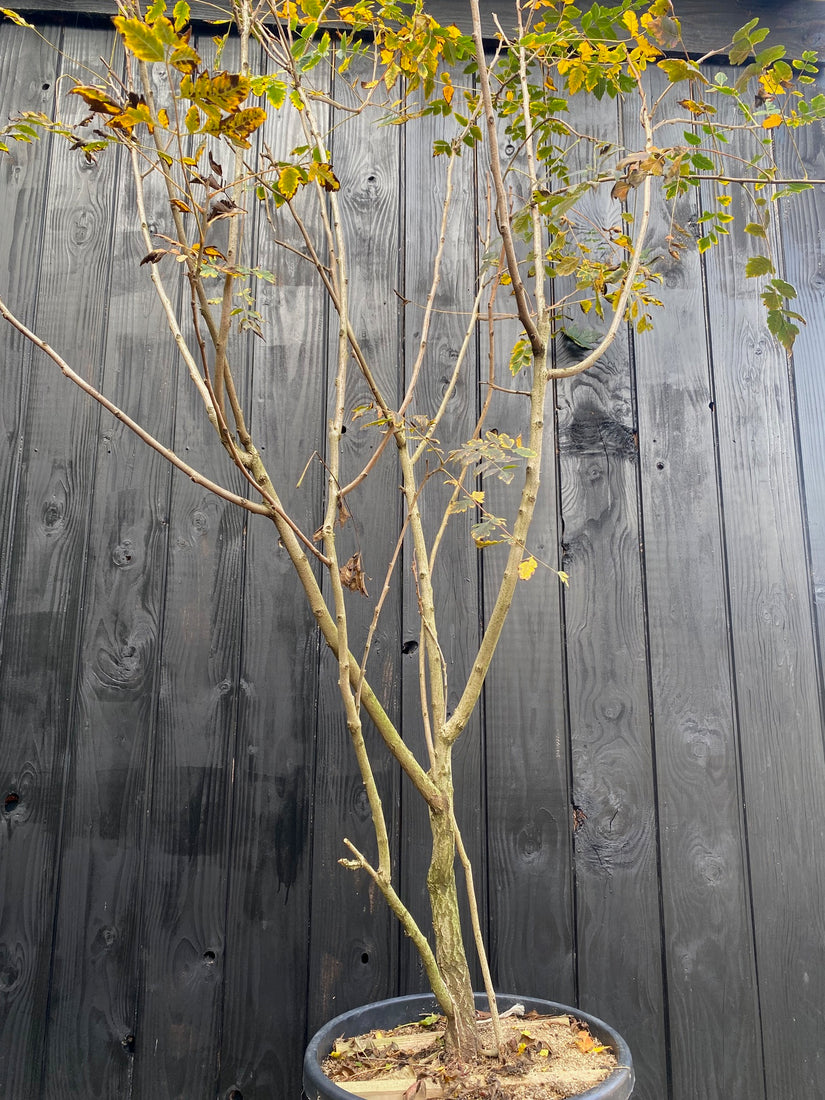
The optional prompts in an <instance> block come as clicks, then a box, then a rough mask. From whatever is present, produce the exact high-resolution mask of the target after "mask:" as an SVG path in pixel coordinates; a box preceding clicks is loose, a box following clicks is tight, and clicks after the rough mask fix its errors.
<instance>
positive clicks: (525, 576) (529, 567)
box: [518, 554, 539, 581]
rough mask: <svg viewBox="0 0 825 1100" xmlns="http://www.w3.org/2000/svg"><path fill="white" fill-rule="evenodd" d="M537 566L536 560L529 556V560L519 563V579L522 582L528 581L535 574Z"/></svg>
mask: <svg viewBox="0 0 825 1100" xmlns="http://www.w3.org/2000/svg"><path fill="white" fill-rule="evenodd" d="M538 564H539V563H538V562H537V561H536V559H535V558H534V557H533V555H532V554H531V555H530V557H529V558H525V559H524V561H523V562H521V564H520V565H519V567H518V575H519V576H520V577H521V579H522V580H523V581H529V580H530V578H531V577H532V576H533V574H534V573H535V571H536V569H537V567H538Z"/></svg>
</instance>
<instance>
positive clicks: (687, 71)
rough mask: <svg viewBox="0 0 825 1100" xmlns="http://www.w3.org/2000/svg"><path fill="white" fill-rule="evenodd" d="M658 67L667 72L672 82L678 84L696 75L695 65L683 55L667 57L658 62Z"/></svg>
mask: <svg viewBox="0 0 825 1100" xmlns="http://www.w3.org/2000/svg"><path fill="white" fill-rule="evenodd" d="M657 67H658V68H659V69H661V70H662V72H664V73H667V78H668V80H669V81H670V83H671V84H678V83H679V82H680V81H682V80H690V78H691V77H692V76H693V75H694V66H692V65H689V64H688V62H687V61H685V60H684V59H683V58H681V57H666V58H665V60H664V61H659V62H657Z"/></svg>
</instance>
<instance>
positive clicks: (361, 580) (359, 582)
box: [338, 550, 369, 596]
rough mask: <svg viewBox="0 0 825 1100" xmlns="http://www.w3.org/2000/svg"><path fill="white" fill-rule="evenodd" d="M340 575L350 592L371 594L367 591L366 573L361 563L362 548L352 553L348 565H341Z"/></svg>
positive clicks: (363, 594)
mask: <svg viewBox="0 0 825 1100" xmlns="http://www.w3.org/2000/svg"><path fill="white" fill-rule="evenodd" d="M338 575H339V576H340V578H341V584H343V586H344V588H348V589H349V590H350V592H360V593H361V595H362V596H367V595H368V594H369V593H368V592H367V585H366V574H365V573H364V569H363V566H362V565H361V551H360V550H359V551H358V553H356V554H353V555H352V557H351V558H350V559H349V561H348V562H347V563H346V565H343V566H341V568H340V569H339V570H338Z"/></svg>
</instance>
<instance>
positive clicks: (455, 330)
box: [399, 72, 486, 992]
mask: <svg viewBox="0 0 825 1100" xmlns="http://www.w3.org/2000/svg"><path fill="white" fill-rule="evenodd" d="M453 79H454V82H455V84H456V86H457V88H459V89H460V88H461V86H462V84H464V85H465V86H466V78H465V77H463V74H461V73H458V72H457V73H454V74H453ZM456 95H461V92H460V91H457V92H456ZM451 126H452V124H451V122H450V121H449V120H447V121H446V122H445V120H444V119H436V118H428V119H422V125H420V126H417V127H415V129H414V130H412V129H411V130H410V131H409V132H408V133H407V134H406V135H405V139H406V140H405V150H404V152H405V161H404V171H403V179H404V183H405V187H404V192H405V196H406V210H405V223H404V233H405V238H404V239H405V247H404V285H403V294H404V297H405V299H407V302H408V304H406V305H405V307H404V311H403V324H404V341H405V343H404V348H405V359H404V362H405V377H406V380H407V382H409V379H410V375H411V371H412V369H413V364H414V362H415V360H416V357H417V355H418V351H419V344H420V341H421V334H422V324H423V316H424V305H425V303H426V300H427V296H428V294H429V292H430V287H431V283H432V278H433V270H434V269H433V265H434V261H435V250H436V247H437V245H438V240H439V226H440V224H441V219H442V213H443V203H444V200H445V197H446V191H447V158H446V157H441V158H436V159H435V160H434V159H433V155H432V143H433V141H435V140H438V139H442V140H443V139H445V137H447V136H448V135H449V134H450V133H451ZM473 169H474V165H473V159H472V157H471V156H469V155H468V156H466V157H461V158H459V159H458V160H457V161H456V164H455V170H454V173H453V181H452V195H451V200H450V210H449V220H448V225H447V231H446V238H445V250H444V257H443V262H442V265H441V274H440V284H439V287H438V291H437V294H436V298H435V308H436V310H437V312H436V313H435V315H434V316H433V319H432V325H431V328H430V343H429V348H428V350H427V355H426V359H425V361H424V367H423V370H422V373H421V376H420V379H419V381H418V384H417V386H416V391H415V398H414V400H413V402H412V404H411V405H410V409H409V414H408V415H409V416H410V417H413V418H414V417H416V416H422V417H424V418H426V419H429V418H430V417H432V416H434V415H435V413H436V412H437V411H438V409H439V407H440V405H441V402H442V399H443V397H444V395H445V393H446V392H447V389H448V386H449V385H450V384H451V379H452V375H453V371H454V369H455V366H456V364H457V362H458V356H459V352H460V349H461V346H462V343H463V341H464V337H465V333H466V331H467V325H468V323H469V317H468V315H467V314H468V312H469V310H470V309H471V307H472V304H473V299H474V296H475V279H476V232H475V226H476V193H475V173H474V170H473ZM478 408H479V391H478V385H477V356H476V351H475V347H474V346H472V347H471V350H470V352H469V354H468V356H467V358H466V359H465V362H464V366H463V370H462V373H461V377H460V380H459V382H458V385H457V386H456V388H455V391H454V392H453V395H452V397H451V398H450V400H449V402H448V405H447V408H446V411H445V414H444V416H443V418H442V420H441V423H440V425H439V428H438V430H437V432H436V436H437V438H438V441H439V443H440V445H441V448H442V452H443V451H444V450H446V451H449V450H451V449H453V448H454V447H458V446H460V445H461V444H462V443H463V442H464V441H465V440H467V439H469V438H470V436H471V435H472V433H473V430H474V428H475V423H476V419H477V415H478ZM438 462H439V457H438V455H437V453H436V452H435V451H434V452H433V453H432V454H431V455H427V456H424V457H423V458H422V459H421V461H420V463H419V471H418V473H419V477H423V476H424V473H425V470H426V469H427V467H429V468H430V469H431V470H434V469H436V467H437V465H438ZM451 492H452V486H451V485H448V483H447V481H446V478H445V477H444V476H443V475H441V474H436V476H434V477H431V478H430V479H429V481H428V482H427V484H426V486H425V487H424V490H423V492H422V493H421V496H420V498H419V499H420V506H421V511H422V515H423V519H424V528H425V531H426V532H427V537H428V539H429V540H432V539H433V537H434V536H435V533H436V531H437V530H438V527H439V525H440V523H441V518H442V515H443V512H444V509H445V508H446V506H447V503H448V501H449V499H450V495H451ZM472 521H473V516H472V512H465V513H463V514H460V515H455V516H453V517H452V519H451V521H450V523H449V526H448V528H447V530H446V532H445V535H444V538H443V539H442V542H441V545H440V548H439V550H438V556H437V558H436V561H435V568H434V570H433V587H434V591H435V594H436V595H435V598H436V608H437V614H438V622H439V629H440V631H441V633H440V635H439V645H440V646H441V649H442V652H443V653H444V655H445V658H446V660H447V663H448V665H449V667H450V672H449V680H448V688H447V709H448V712H449V711H450V710H451V709H452V707H454V706H455V704H456V702H457V701H458V698H459V697H460V694H461V691H462V689H463V686H464V681H465V678H466V676H467V675H468V673H469V671H470V666H471V661H472V657H473V653H472V652H471V650H473V649H474V647H475V644H476V642H477V637H478V636H477V635H476V634H474V632H473V631H472V629H471V630H470V631H467V630H465V629H463V627H460V626H459V624H462V623H470V624H477V623H479V622H480V618H481V609H480V600H479V595H480V594H479V563H478V551H477V550H476V548H475V544H474V543H473V541H472V538H471V537H470V524H471V522H472ZM412 558H413V556H412V545H411V540H410V539H409V538H408V540H407V545H406V546H405V557H404V561H403V563H402V567H401V570H400V574H399V575H400V578H401V583H402V585H403V589H404V638H405V642H406V643H407V648H410V649H411V652H408V653H407V654H405V656H404V659H403V663H402V701H403V711H404V737H405V739H406V740H407V741H408V742H409V743H410V744H411V745H413V746H414V747H415V751H416V752H417V754H418V758H419V760H421V761H426V759H427V752H426V747H425V744H424V737H423V730H422V728H421V721H420V718H419V711H420V694H419V657H420V651H419V649H418V643H419V642H420V637H419V618H418V595H417V591H416V587H415V584H414V581H413V560H412ZM410 642H413V643H414V645H413V646H412V647H410V646H409V643H410ZM480 732H481V724H480V720H479V715H478V712H476V714H475V715H474V717H473V719H472V720H471V722H470V724H469V725H468V727H467V729H466V730H465V732H464V733H463V734H462V736H461V739H460V741H459V742H458V743H457V745H456V748H455V751H454V754H453V776H454V782H455V791H456V814H457V817H458V821H459V826H460V828H461V831H462V837H463V839H464V844H465V847H466V849H467V851H468V853H469V854H470V858H471V859H472V860H473V864H474V866H475V867H476V868H477V881H476V894H477V896H478V900H479V905H480V907H481V910H482V918H483V908H484V899H485V896H486V888H485V880H484V875H483V872H482V868H481V864H480V859H479V856H480V853H481V849H482V847H483V844H484V841H483V836H482V830H483V817H484V810H485V807H484V797H483V790H482V751H483V749H482V745H481V738H480ZM401 795H402V801H401V812H402V819H403V833H402V849H401V850H402V857H401V882H402V884H403V890H404V895H403V896H404V897H405V898H408V899H409V901H410V905H411V908H412V910H413V912H414V914H415V916H416V918H417V920H418V921H419V924H420V926H421V927H422V928H424V929H425V930H427V929H429V928H430V926H431V923H432V917H431V915H430V906H429V900H428V898H427V896H426V891H425V889H424V886H425V882H426V875H427V869H428V867H429V862H430V854H431V846H432V842H431V839H430V828H429V821H428V817H427V812H426V807H425V806H424V804H423V802H422V800H421V799H420V798H419V797H418V795H417V794H416V793H415V792H414V791H413V790H412V788H411V787H410V786H409V785H408V784H405V785H403V786H402V789H401ZM463 894H464V880H463V875H462V873H461V871H460V870H459V895H460V896H461V897H462V899H463ZM463 934H464V939H465V943H466V944H467V946H468V952H469V955H470V957H471V958H473V956H474V950H473V947H472V932H471V928H470V925H469V919H468V918H467V915H466V911H465V913H464V923H463ZM404 948H405V950H404V954H403V956H402V975H401V978H402V988H403V989H405V990H406V989H410V990H415V991H416V992H418V991H422V992H423V991H425V990H426V989H427V988H428V987H427V982H426V978H425V976H424V974H423V970H422V967H421V962H420V960H419V958H418V956H417V953H416V952H415V951H414V949H412V947H411V945H410V944H409V943H408V942H405V943H404ZM473 973H474V980H475V983H476V986H477V987H479V984H478V983H479V982H480V973H479V970H478V968H477V966H475V963H473Z"/></svg>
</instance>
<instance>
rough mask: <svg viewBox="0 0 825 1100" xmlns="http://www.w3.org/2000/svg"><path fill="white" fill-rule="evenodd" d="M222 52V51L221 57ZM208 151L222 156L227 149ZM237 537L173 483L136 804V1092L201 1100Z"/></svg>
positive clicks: (231, 702) (225, 827)
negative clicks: (146, 755)
mask: <svg viewBox="0 0 825 1100" xmlns="http://www.w3.org/2000/svg"><path fill="white" fill-rule="evenodd" d="M197 49H198V50H199V52H200V53H201V55H202V56H203V57H205V58H209V56H210V53H211V52H212V50H213V45H212V43H211V41H210V40H209V39H207V38H206V37H205V36H204V37H200V38H198V39H197ZM233 52H234V45H230V48H229V52H228V53H227V55H226V63H227V64H228V65H232V64H233V60H234V59H233V57H232V53H233ZM235 63H237V62H236V61H235ZM218 152H219V159H220V157H224V156H227V155H229V154H228V152H225V151H224V150H223V149H220V150H218ZM166 217H167V218H168V215H166ZM187 293H188V292H185V294H187ZM190 346H194V341H193V340H192V338H191V336H190ZM243 347H244V342H243V341H241V342H240V346H237V345H236V346H234V347H233V348H232V349H231V351H230V354H232V356H233V362H234V363H235V369H236V371H237V373H238V375H239V380H238V384H239V386H241V385H242V378H243V370H244V365H245V364H244V355H243ZM170 352H171V346H170ZM171 361H172V363H173V364H174V366H173V367H172V372H173V377H174V378H175V380H176V384H177V387H178V396H177V405H176V415H175V425H174V436H173V446H175V448H176V449H177V451H178V452H179V453H180V454H181V455H183V456H185V458H186V459H187V461H189V462H191V464H192V465H193V466H195V467H196V468H197V469H199V470H202V471H203V472H205V473H206V474H207V476H209V477H211V478H213V480H215V481H217V482H219V483H221V484H223V485H227V486H231V487H232V488H233V489H234V490H235V491H240V490H241V486H242V481H241V478H240V476H239V475H238V474H237V472H236V471H235V470H234V468H233V467H232V465H231V463H230V462H229V459H228V457H227V456H226V454H225V452H224V450H223V448H222V447H221V445H220V443H219V441H218V438H217V435H216V434H215V432H214V430H213V429H212V426H211V425H210V424H209V422H208V420H207V419H206V416H205V414H204V410H203V406H202V404H201V401H200V398H199V396H198V395H197V393H196V391H195V389H194V387H193V386H192V384H191V381H190V379H189V375H188V372H187V370H186V368H185V367H184V365H183V363H182V362H181V361H180V360H179V359H178V358H177V357H176V356H174V357H173V358H172V360H171ZM245 534H246V519H245V513H244V512H243V511H242V510H241V509H239V508H238V507H237V506H236V505H233V504H231V503H229V502H227V501H224V500H222V499H220V498H218V497H216V496H213V495H212V494H211V493H209V492H208V491H206V490H203V489H201V488H200V487H198V486H196V485H195V484H194V483H192V482H190V481H188V480H187V479H186V478H183V477H175V478H173V480H172V496H171V507H170V511H169V535H168V538H169V555H168V563H167V573H166V602H165V609H164V619H163V624H162V634H161V642H160V644H161V651H162V657H161V671H160V681H159V699H158V711H157V719H156V721H157V729H156V735H155V740H154V746H153V754H152V759H151V761H150V765H149V768H150V770H149V797H148V799H147V814H148V821H149V832H148V834H147V841H146V845H145V864H144V883H143V915H142V943H143V945H144V952H143V973H142V976H141V977H142V983H141V989H140V1006H139V1013H138V1019H137V1025H136V1030H135V1070H134V1088H135V1092H136V1093H137V1094H138V1095H140V1096H152V1095H159V1096H166V1095H169V1096H207V1095H211V1094H212V1093H213V1092H214V1090H215V1087H216V1082H217V1077H218V1071H219V1066H220V1054H219V1050H220V1031H221V1021H222V1009H223V981H224V972H225V948H226V935H227V933H226V926H225V922H226V896H227V879H228V865H227V859H228V840H229V831H230V824H231V820H232V800H233V793H234V787H233V783H234V759H233V757H234V751H235V742H236V735H237V706H238V692H239V660H240V640H241V623H242V594H243V568H244V547H245Z"/></svg>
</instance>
